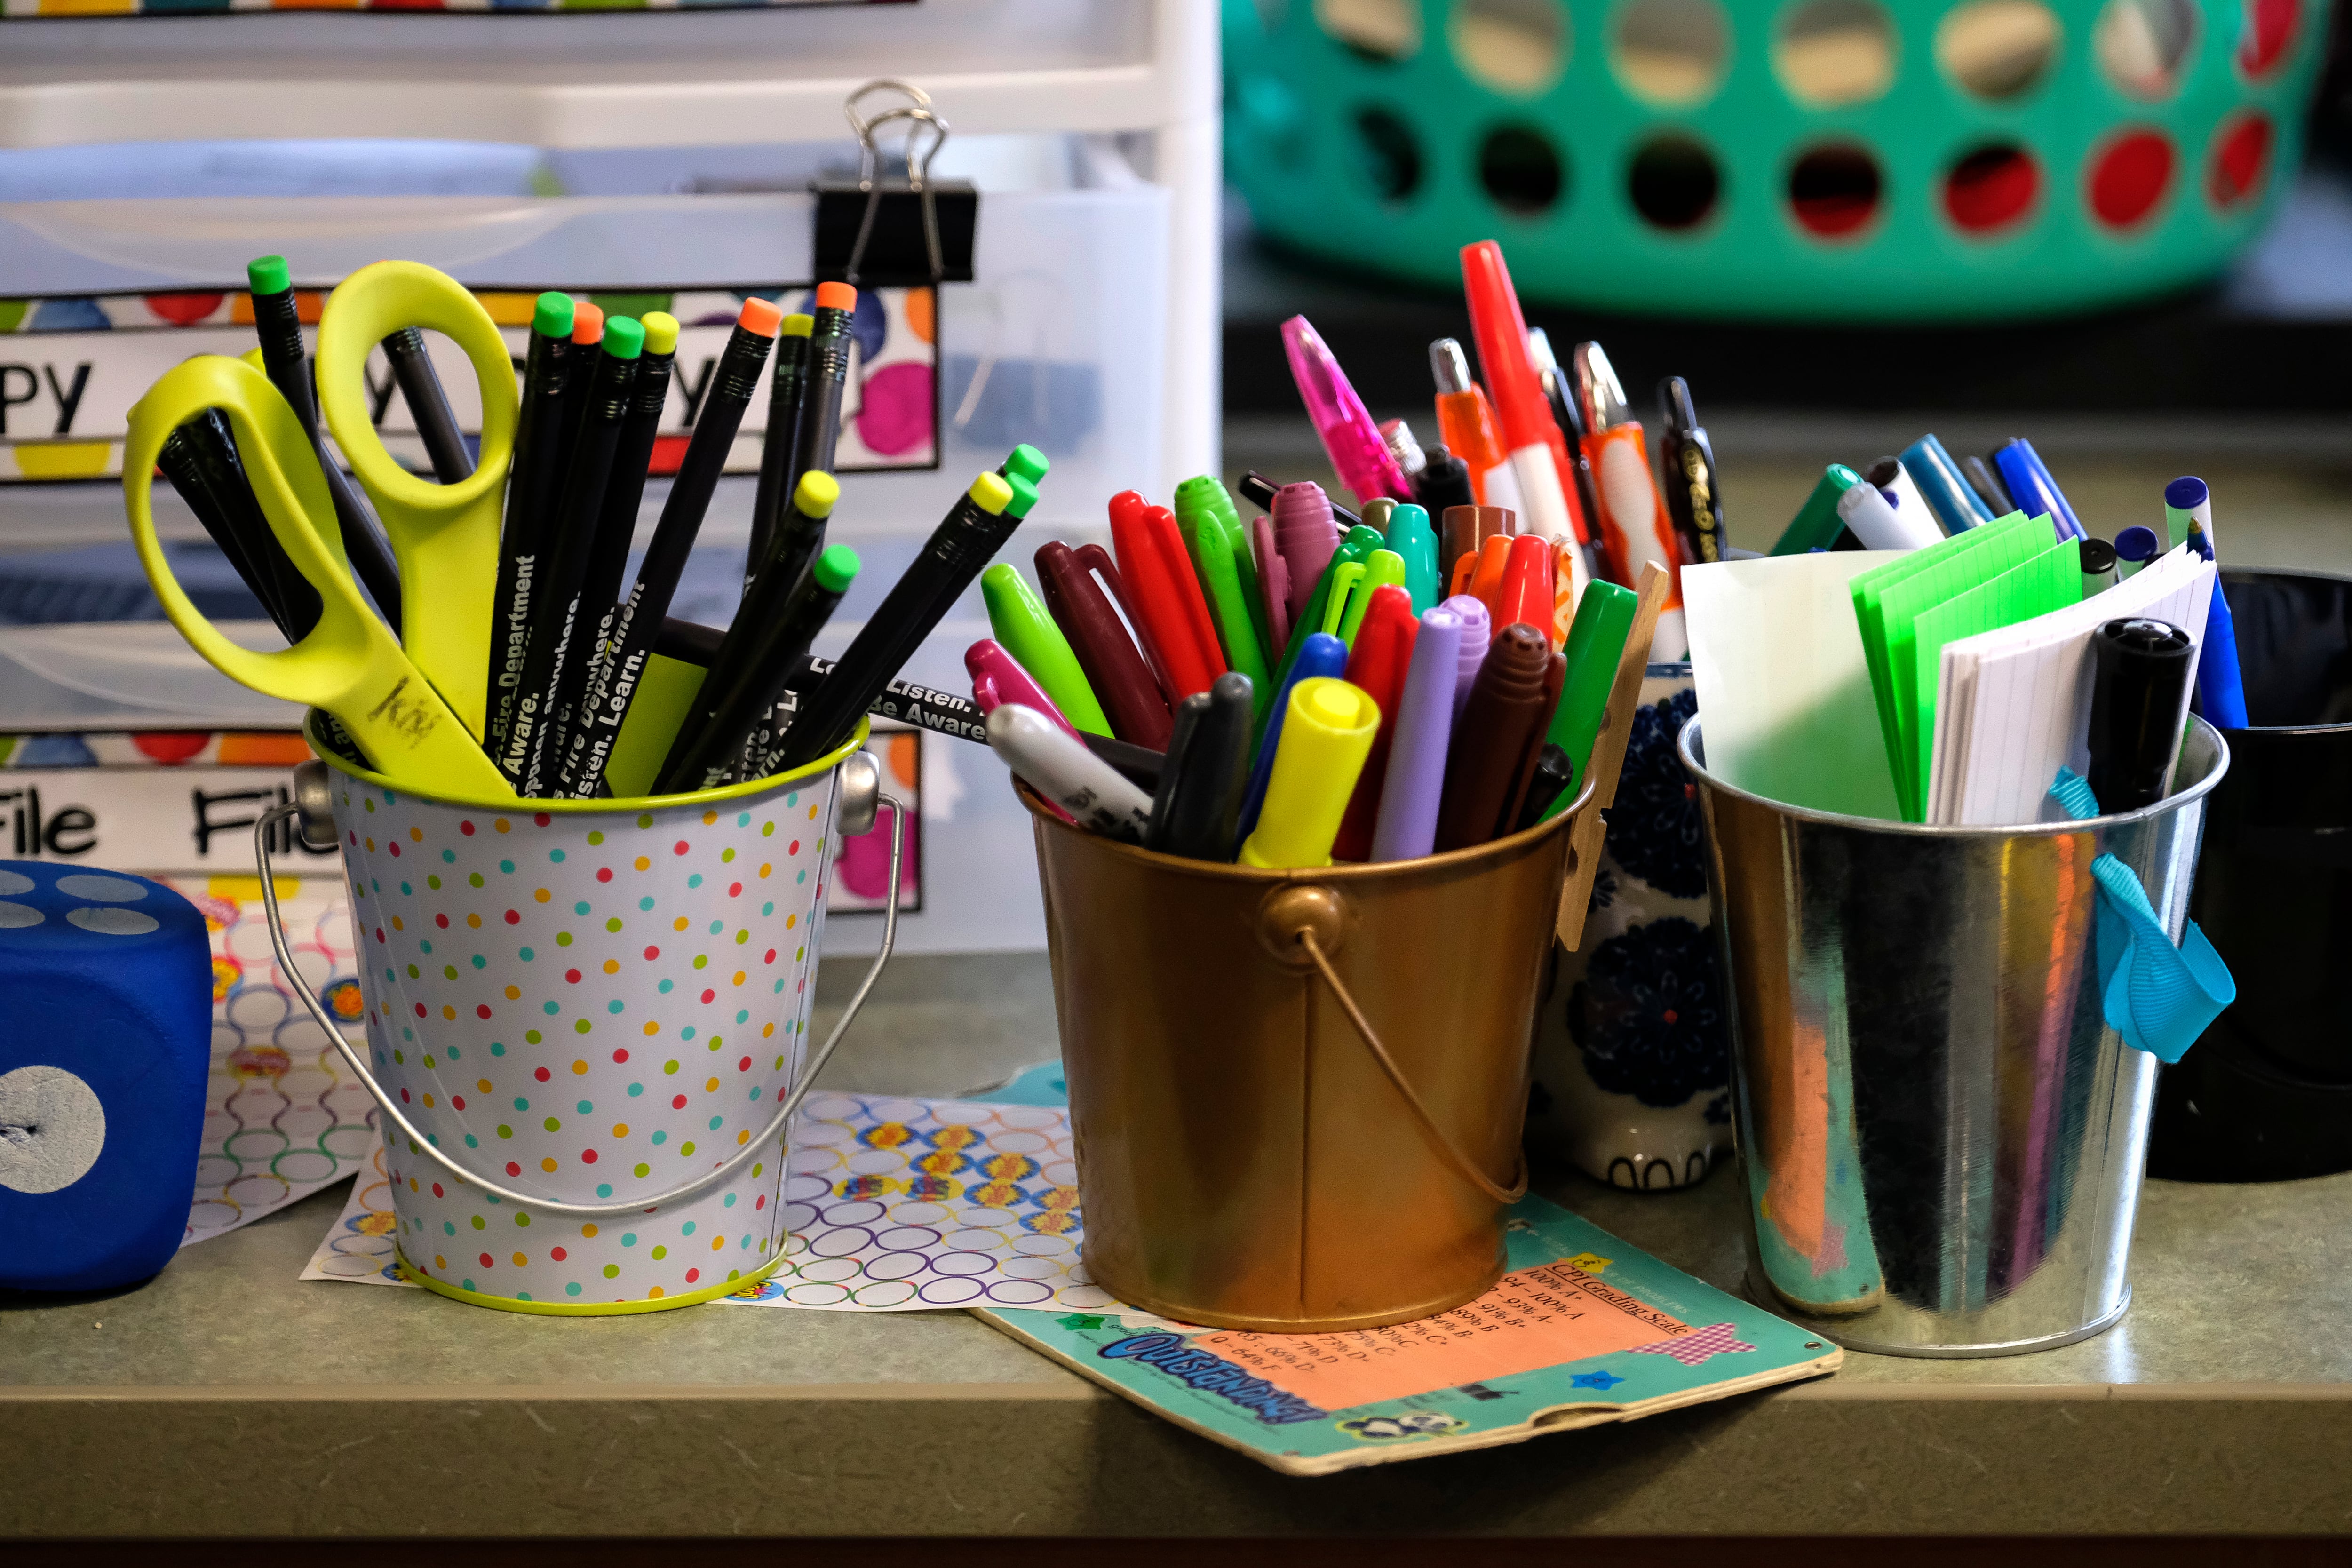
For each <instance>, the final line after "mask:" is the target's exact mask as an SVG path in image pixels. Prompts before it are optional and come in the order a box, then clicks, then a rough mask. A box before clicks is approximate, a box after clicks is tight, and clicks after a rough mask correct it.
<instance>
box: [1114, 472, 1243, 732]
mask: <svg viewBox="0 0 2352 1568" xmlns="http://www.w3.org/2000/svg"><path fill="white" fill-rule="evenodd" d="M1155 514H1156V515H1155ZM1110 537H1111V548H1112V549H1113V551H1114V552H1116V553H1117V556H1118V573H1119V578H1120V581H1121V582H1122V583H1123V584H1125V585H1126V588H1127V592H1128V593H1129V595H1132V597H1133V598H1134V600H1135V604H1134V609H1135V611H1136V613H1137V614H1138V615H1139V616H1140V617H1141V618H1142V621H1143V623H1144V624H1143V625H1142V626H1139V627H1138V628H1137V629H1138V630H1139V631H1141V632H1143V633H1145V635H1147V636H1149V637H1150V639H1151V645H1152V647H1154V648H1155V649H1156V650H1157V651H1158V653H1159V655H1160V663H1161V665H1162V666H1164V669H1163V673H1164V675H1165V677H1166V682H1167V688H1168V691H1169V694H1170V695H1171V696H1172V697H1174V698H1176V699H1177V700H1180V701H1181V700H1183V699H1184V698H1187V697H1191V696H1193V695H1195V694H1197V693H1202V692H1206V691H1207V690H1208V689H1209V685H1210V683H1211V682H1212V681H1213V680H1215V679H1217V677H1218V676H1219V675H1220V674H1222V673H1223V670H1224V665H1225V659H1224V651H1223V648H1222V647H1219V646H1218V642H1217V635H1216V628H1215V627H1214V626H1212V625H1211V624H1210V621H1209V611H1208V606H1207V605H1205V604H1204V603H1202V599H1201V584H1200V583H1199V581H1198V580H1197V579H1196V578H1195V577H1194V576H1193V574H1192V563H1191V561H1190V560H1189V559H1188V558H1187V557H1186V555H1185V553H1184V547H1183V543H1182V542H1181V540H1179V539H1178V538H1177V537H1176V517H1175V514H1174V513H1173V512H1171V511H1169V510H1167V509H1166V508H1165V507H1154V506H1151V505H1150V504H1148V503H1147V502H1146V501H1145V500H1144V499H1143V497H1142V496H1140V495H1139V494H1137V493H1136V492H1135V491H1133V490H1121V491H1120V492H1119V493H1118V494H1117V495H1115V496H1113V497H1111V498H1110ZM1220 538H1222V534H1221V535H1220ZM1196 608H1197V615H1196V614H1195V610H1196Z"/></svg>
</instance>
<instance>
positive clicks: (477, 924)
mask: <svg viewBox="0 0 2352 1568" xmlns="http://www.w3.org/2000/svg"><path fill="white" fill-rule="evenodd" d="M466 923H467V925H469V926H472V927H473V928H474V929H475V930H476V931H479V930H481V929H482V917H481V916H479V915H467V917H466Z"/></svg>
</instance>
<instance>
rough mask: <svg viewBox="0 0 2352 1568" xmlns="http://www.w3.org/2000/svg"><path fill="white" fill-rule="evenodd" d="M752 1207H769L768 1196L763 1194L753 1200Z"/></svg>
mask: <svg viewBox="0 0 2352 1568" xmlns="http://www.w3.org/2000/svg"><path fill="white" fill-rule="evenodd" d="M751 1206H752V1207H753V1208H755V1209H763V1208H766V1207H767V1206H768V1194H765V1193H761V1194H760V1195H759V1196H758V1197H756V1198H754V1199H752V1200H751Z"/></svg>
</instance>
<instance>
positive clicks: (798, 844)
mask: <svg viewBox="0 0 2352 1568" xmlns="http://www.w3.org/2000/svg"><path fill="white" fill-rule="evenodd" d="M800 852H801V841H800V840H799V839H797V838H795V839H793V847H791V848H790V849H787V850H785V851H784V853H785V854H787V855H797V854H799V853H800Z"/></svg>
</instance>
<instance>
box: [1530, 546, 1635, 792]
mask: <svg viewBox="0 0 2352 1568" xmlns="http://www.w3.org/2000/svg"><path fill="white" fill-rule="evenodd" d="M1641 600H1642V596H1641V595H1639V594H1636V593H1635V592H1633V589H1631V588H1621V587H1619V586H1618V585H1617V584H1614V583H1596V584H1593V591H1592V592H1591V593H1588V594H1586V595H1584V598H1583V601H1582V602H1581V603H1580V604H1579V605H1577V606H1576V620H1575V622H1574V623H1573V624H1572V625H1570V627H1569V628H1568V642H1567V644H1566V645H1565V646H1564V647H1562V649H1561V653H1562V655H1563V656H1564V658H1565V668H1564V670H1563V672H1562V677H1561V682H1560V689H1559V702H1558V703H1556V704H1555V705H1554V706H1553V708H1552V711H1551V719H1550V722H1549V726H1548V728H1547V729H1546V731H1545V734H1544V738H1545V740H1547V741H1549V742H1551V743H1552V744H1554V745H1556V746H1558V747H1559V749H1560V750H1561V751H1562V752H1565V753H1567V756H1568V763H1569V769H1570V773H1571V774H1572V775H1573V776H1574V777H1576V778H1582V777H1584V776H1585V769H1586V768H1588V767H1589V766H1591V762H1592V747H1593V742H1595V741H1597V740H1598V739H1599V738H1600V735H1601V721H1602V720H1603V719H1604V718H1606V717H1607V715H1608V711H1609V693H1610V691H1611V689H1612V688H1613V687H1614V686H1615V685H1616V683H1617V665H1618V661H1619V660H1620V659H1621V658H1623V657H1624V653H1625V640H1626V638H1628V637H1632V636H1633V612H1634V610H1635V609H1637V608H1639V607H1640V605H1641Z"/></svg>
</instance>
